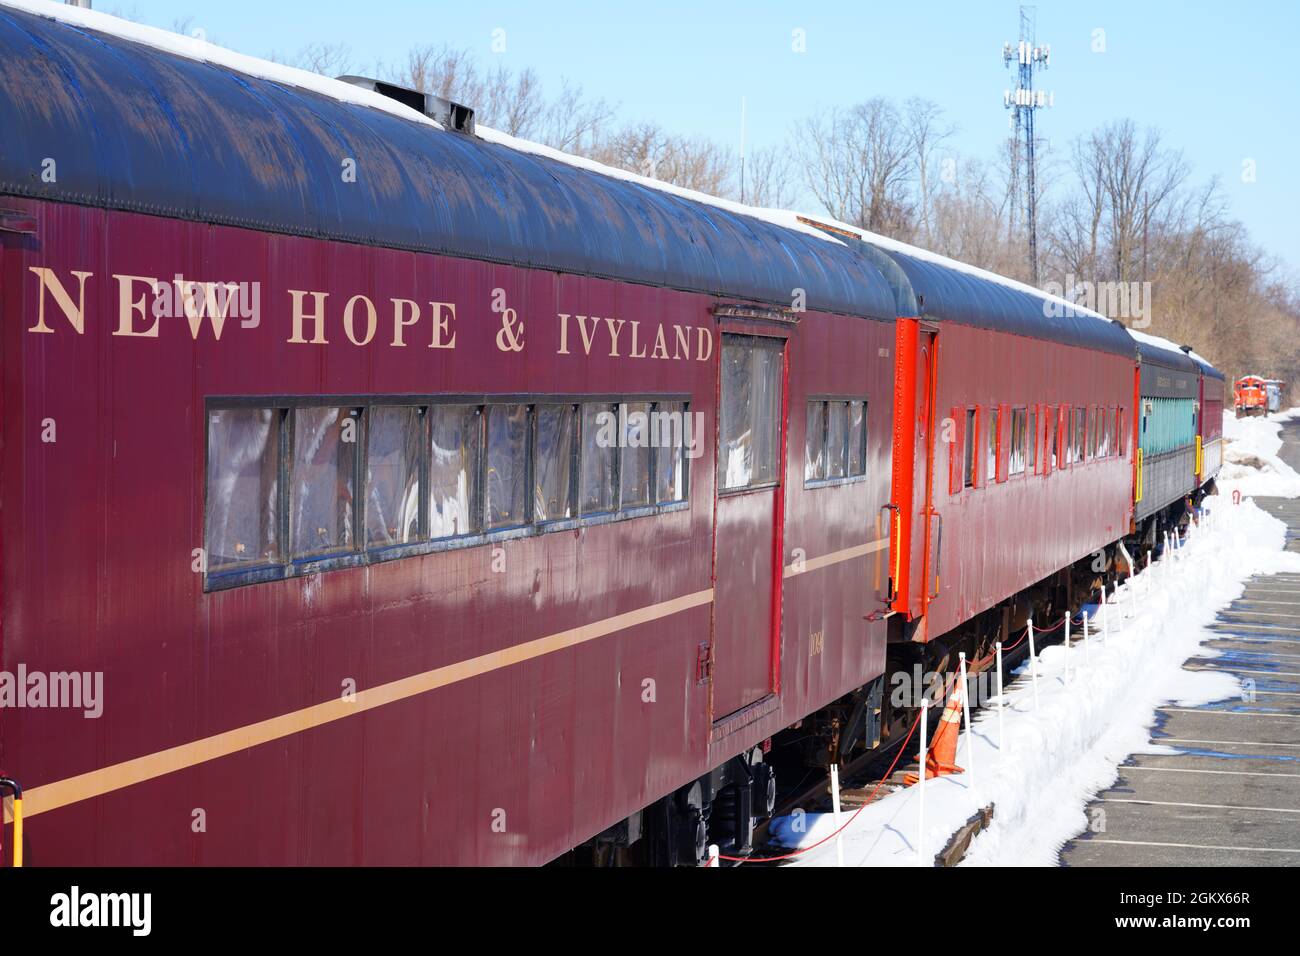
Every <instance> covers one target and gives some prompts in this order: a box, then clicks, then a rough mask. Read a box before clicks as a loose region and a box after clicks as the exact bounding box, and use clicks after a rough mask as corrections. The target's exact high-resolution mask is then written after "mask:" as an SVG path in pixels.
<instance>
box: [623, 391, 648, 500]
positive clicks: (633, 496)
mask: <svg viewBox="0 0 1300 956" xmlns="http://www.w3.org/2000/svg"><path fill="white" fill-rule="evenodd" d="M619 426H620V428H621V429H622V434H621V438H620V440H619V444H620V445H621V446H622V448H621V449H620V450H621V453H622V455H621V458H622V461H621V463H620V465H619V487H620V489H621V492H620V499H619V500H620V503H621V506H622V507H624V508H636V507H640V506H641V505H648V504H650V403H649V402H624V403H623V405H622V407H621V408H620V409H619Z"/></svg>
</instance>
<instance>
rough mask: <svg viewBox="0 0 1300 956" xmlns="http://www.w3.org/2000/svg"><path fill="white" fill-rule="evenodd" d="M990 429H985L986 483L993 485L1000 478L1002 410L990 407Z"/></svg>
mask: <svg viewBox="0 0 1300 956" xmlns="http://www.w3.org/2000/svg"><path fill="white" fill-rule="evenodd" d="M988 411H989V420H988V427H987V428H985V429H984V483H985V484H986V485H987V484H992V483H993V482H995V481H997V478H998V440H999V439H1000V438H1001V433H1002V415H1001V410H1000V409H999V408H998V406H996V405H990V406H989V409H988Z"/></svg>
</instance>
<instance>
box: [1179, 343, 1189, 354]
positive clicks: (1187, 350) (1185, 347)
mask: <svg viewBox="0 0 1300 956" xmlns="http://www.w3.org/2000/svg"><path fill="white" fill-rule="evenodd" d="M1178 347H1179V348H1180V349H1182V350H1183V351H1184V352H1186V353H1187V354H1188V355H1191V354H1192V347H1191V346H1190V345H1180V346H1178Z"/></svg>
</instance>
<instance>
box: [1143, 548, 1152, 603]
mask: <svg viewBox="0 0 1300 956" xmlns="http://www.w3.org/2000/svg"><path fill="white" fill-rule="evenodd" d="M1142 577H1143V579H1144V580H1145V581H1146V585H1147V597H1150V596H1151V549H1150V548H1147V569H1146V573H1145V574H1143V575H1142Z"/></svg>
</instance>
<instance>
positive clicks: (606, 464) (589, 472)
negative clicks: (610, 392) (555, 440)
mask: <svg viewBox="0 0 1300 956" xmlns="http://www.w3.org/2000/svg"><path fill="white" fill-rule="evenodd" d="M581 501H582V513H583V514H600V513H602V512H609V511H614V510H615V509H617V508H618V406H617V405H602V404H596V403H592V402H589V403H587V404H586V405H583V406H582V481H581Z"/></svg>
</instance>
